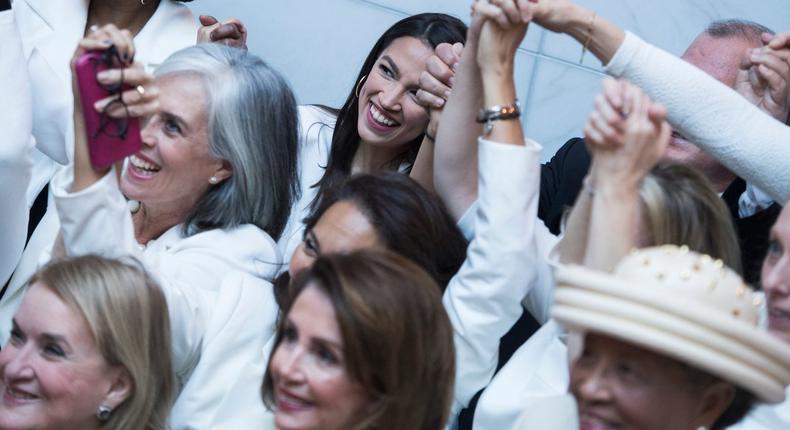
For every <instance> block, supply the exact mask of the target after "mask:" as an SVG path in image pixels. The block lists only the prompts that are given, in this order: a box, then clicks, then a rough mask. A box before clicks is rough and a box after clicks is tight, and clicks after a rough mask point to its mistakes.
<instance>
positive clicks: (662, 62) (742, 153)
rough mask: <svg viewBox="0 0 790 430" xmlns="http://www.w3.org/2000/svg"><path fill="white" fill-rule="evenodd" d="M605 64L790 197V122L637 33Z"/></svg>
mask: <svg viewBox="0 0 790 430" xmlns="http://www.w3.org/2000/svg"><path fill="white" fill-rule="evenodd" d="M605 70H606V72H607V73H609V74H610V75H612V76H615V77H621V78H625V79H628V80H629V81H631V82H633V83H634V84H636V85H638V86H639V87H641V88H642V89H643V90H645V92H647V94H648V95H649V96H650V97H651V98H653V99H654V100H656V101H658V102H660V103H662V104H664V105H665V106H666V107H667V111H668V117H667V118H668V120H669V122H670V123H671V124H672V126H673V127H675V129H677V130H678V131H679V132H680V133H681V134H683V135H684V136H685V137H686V138H688V139H689V140H690V141H691V142H694V143H695V144H696V145H698V146H699V147H700V148H702V149H704V150H705V151H706V152H707V153H709V154H711V155H713V156H714V157H716V158H717V159H718V160H719V161H720V162H721V163H722V164H724V165H725V166H727V168H728V169H730V170H731V171H733V172H734V173H735V174H736V175H738V176H740V177H741V178H743V179H745V180H746V181H747V182H750V183H754V184H755V185H757V186H758V187H759V188H760V189H762V190H764V191H765V192H767V193H768V194H769V195H770V196H771V197H772V198H773V199H774V200H776V201H777V202H780V203H785V202H787V200H788V199H790V169H787V166H788V165H789V164H790V145H789V144H788V142H790V127H788V126H786V125H784V124H782V123H781V122H779V121H777V120H775V119H774V118H772V117H771V116H769V115H768V114H766V113H764V112H762V111H761V110H760V109H758V108H757V107H756V106H754V105H752V104H751V103H749V102H748V101H747V100H746V99H745V98H743V97H741V96H740V95H739V94H738V93H736V92H735V91H734V90H732V89H731V88H728V87H727V86H726V85H724V84H722V83H721V82H719V81H717V80H716V79H714V78H712V77H710V76H708V75H707V74H706V73H705V72H703V71H701V70H699V69H698V68H696V67H694V66H693V65H691V64H689V63H686V62H685V61H683V60H681V59H680V58H678V57H676V56H674V55H672V54H669V53H667V52H665V51H663V50H661V49H659V48H656V47H655V46H652V45H650V44H649V43H646V42H644V41H642V40H641V39H640V38H638V37H637V36H635V35H634V34H632V33H628V32H627V33H626V36H625V40H624V42H623V44H622V45H621V46H620V48H619V49H618V50H617V53H616V54H615V55H614V57H613V58H612V60H611V61H610V62H609V64H608V65H606V67H605Z"/></svg>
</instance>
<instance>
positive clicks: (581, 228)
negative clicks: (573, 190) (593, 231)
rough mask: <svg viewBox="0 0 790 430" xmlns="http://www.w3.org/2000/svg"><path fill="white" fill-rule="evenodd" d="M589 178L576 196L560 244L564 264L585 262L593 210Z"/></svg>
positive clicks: (561, 258)
mask: <svg viewBox="0 0 790 430" xmlns="http://www.w3.org/2000/svg"><path fill="white" fill-rule="evenodd" d="M588 178H589V176H588ZM589 183H590V182H589V179H585V181H584V184H585V185H584V187H583V189H582V191H581V192H580V193H579V197H577V198H576V203H575V204H574V205H573V209H571V213H570V215H569V216H568V221H567V224H566V227H565V231H564V233H563V236H562V239H561V240H560V244H559V251H560V255H559V257H560V262H561V263H563V264H583V263H584V254H585V252H586V251H587V241H588V236H589V233H590V230H589V228H590V221H591V216H590V214H591V211H592V201H593V199H592V195H591V194H590V192H591V190H590V189H588V188H587V187H589Z"/></svg>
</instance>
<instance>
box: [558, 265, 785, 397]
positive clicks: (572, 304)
mask: <svg viewBox="0 0 790 430" xmlns="http://www.w3.org/2000/svg"><path fill="white" fill-rule="evenodd" d="M557 277H558V282H559V283H560V285H559V286H558V287H557V290H556V292H555V304H554V308H553V316H554V318H555V319H556V320H557V321H558V322H560V323H561V324H563V325H564V326H565V327H566V328H568V329H569V330H573V331H581V332H587V331H593V332H598V333H601V334H605V335H607V336H611V337H614V338H618V339H620V340H623V341H626V342H629V343H632V344H635V345H639V346H641V347H644V348H646V349H649V350H652V351H655V352H657V353H660V354H663V355H666V356H669V357H671V358H674V359H676V360H678V361H681V362H684V363H687V364H689V365H691V366H693V367H695V368H697V369H700V370H703V371H706V372H708V373H710V374H712V375H714V376H716V377H719V378H721V379H722V380H725V381H728V382H731V383H733V384H735V385H738V386H740V387H742V388H744V389H746V390H748V391H750V392H752V393H753V394H754V395H755V396H756V397H758V398H759V399H760V400H761V401H764V402H767V403H778V402H781V401H783V400H784V397H785V386H787V384H788V383H790V346H788V345H785V344H784V343H782V342H781V341H780V340H779V339H776V338H774V337H772V336H770V335H769V334H767V333H765V332H763V331H761V330H760V329H758V328H756V327H754V326H751V325H749V324H748V323H746V322H744V321H739V320H737V319H734V318H730V317H728V316H727V315H726V314H725V315H722V312H721V311H717V310H716V309H705V307H704V306H703V307H700V306H699V304H698V303H689V301H687V300H682V299H680V298H676V297H671V296H669V295H666V294H655V292H654V291H651V290H653V289H651V288H640V287H639V286H635V285H633V284H630V283H627V282H624V281H622V280H621V279H617V278H615V277H614V276H612V275H609V274H602V273H600V272H596V271H592V270H589V269H585V268H582V267H571V268H563V269H562V270H561V271H559V272H558V276H557Z"/></svg>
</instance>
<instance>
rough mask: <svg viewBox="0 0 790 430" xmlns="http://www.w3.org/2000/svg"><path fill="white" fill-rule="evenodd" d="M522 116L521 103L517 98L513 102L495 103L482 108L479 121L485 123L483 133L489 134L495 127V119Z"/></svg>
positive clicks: (478, 116)
mask: <svg viewBox="0 0 790 430" xmlns="http://www.w3.org/2000/svg"><path fill="white" fill-rule="evenodd" d="M520 116H521V105H519V103H518V99H516V100H515V101H514V102H513V103H511V104H507V105H495V106H491V107H489V108H486V109H481V110H480V113H479V114H477V122H478V123H481V124H485V125H484V126H483V135H485V136H488V135H489V134H490V133H491V130H492V129H493V128H494V121H499V120H506V119H516V118H519V117H520Z"/></svg>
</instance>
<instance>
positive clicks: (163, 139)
mask: <svg viewBox="0 0 790 430" xmlns="http://www.w3.org/2000/svg"><path fill="white" fill-rule="evenodd" d="M104 40H111V41H112V42H113V44H114V45H115V47H116V49H117V50H118V52H119V53H120V55H121V57H123V54H124V53H126V54H129V53H130V52H132V50H133V44H132V43H133V42H132V40H131V39H130V38H129V37H128V35H126V34H124V33H122V32H120V31H119V30H117V29H116V28H114V27H110V26H107V27H103V28H101V29H98V30H96V31H94V32H92V33H91V34H90V35H89V36H88V37H87V38H86V39H84V40H83V41H82V42H81V44H80V47H79V49H78V51H77V53H76V54H75V58H76V57H77V56H78V55H79V54H81V53H82V52H84V51H85V50H87V49H98V48H106V45H103V44H102V43H103V41H104ZM123 76H124V78H123V79H124V82H125V83H126V84H128V85H131V86H132V87H133V88H134V89H132V90H129V91H126V92H125V93H124V94H123V98H124V100H126V102H127V106H128V111H129V112H130V113H131V114H132V115H135V116H139V115H144V116H146V117H147V118H146V122H145V126H144V127H143V129H142V130H141V138H142V147H141V149H140V151H139V152H137V153H135V154H133V155H132V156H130V157H129V158H128V159H127V161H126V163H125V165H124V168H123V172H121V173H120V175H117V174H116V173H117V172H116V171H115V169H114V168H113V169H109V170H106V169H105V170H95V169H94V168H93V167H92V165H91V164H90V160H89V156H88V152H87V143H86V140H87V139H86V134H85V131H84V126H82V124H83V119H82V112H81V111H76V112H75V120H74V121H75V124H78V127H76V128H75V143H76V144H75V161H74V168H73V170H72V169H64V170H62V171H61V172H60V173H59V174H58V175H57V176H56V177H55V179H54V180H53V181H52V194H53V196H54V202H55V207H56V209H57V213H58V216H59V219H60V233H61V240H60V241H59V243H58V244H56V245H55V247H54V248H53V252H52V253H54V254H55V255H57V254H58V253H65V254H66V255H81V254H85V253H99V254H102V255H108V256H122V255H134V256H137V257H138V258H140V259H141V260H142V261H143V262H144V264H145V265H146V267H147V268H148V269H149V270H150V272H151V273H152V274H153V275H154V276H155V277H156V278H157V279H158V280H159V281H160V283H161V284H162V287H163V290H164V292H165V296H166V298H167V301H168V307H169V309H170V315H171V325H172V331H173V350H174V351H173V352H174V363H175V366H176V373H177V376H178V378H179V381H180V383H181V385H182V386H184V384H187V381H189V382H190V383H191V384H189V387H192V388H189V387H185V391H184V392H182V393H181V395H182V396H184V397H181V396H180V397H179V400H177V403H176V405H175V409H176V410H180V411H181V413H179V415H178V417H182V418H183V419H184V420H185V421H181V422H171V426H172V427H174V428H179V429H180V428H209V427H212V426H213V424H212V421H211V420H212V419H214V418H215V417H216V415H217V413H212V411H214V412H216V410H214V409H213V410H212V411H206V410H204V409H201V410H197V409H193V411H195V412H194V414H189V413H185V412H184V409H183V408H181V407H180V405H179V401H180V399H182V398H183V399H184V401H188V402H189V404H190V405H193V406H194V407H197V406H198V405H204V403H201V402H200V401H199V400H196V399H195V396H200V395H203V396H208V397H211V396H215V395H216V391H217V390H219V391H222V392H225V388H224V385H223V384H226V383H230V382H231V381H232V380H235V379H238V378H239V374H238V372H239V369H230V368H227V367H217V368H214V369H213V370H215V371H214V372H213V373H212V372H211V370H212V369H203V370H201V366H200V360H201V357H202V356H203V355H204V352H205V351H207V350H208V348H212V349H211V350H212V351H215V350H216V349H218V348H220V349H221V347H222V345H225V347H226V349H227V351H235V352H234V353H235V354H241V353H243V352H244V351H241V352H239V351H238V350H237V349H241V350H244V348H249V349H252V350H254V351H252V352H251V354H257V353H258V352H259V351H260V350H259V347H260V344H258V343H249V344H240V341H241V340H242V339H249V338H258V337H260V338H261V339H264V340H265V339H267V338H268V336H270V335H271V334H272V333H273V329H274V321H275V318H276V314H275V311H276V310H275V309H274V307H273V303H274V302H273V298H271V289H270V286H269V284H268V282H266V281H268V280H271V279H272V277H273V276H274V274H275V273H276V272H277V270H278V269H279V265H280V261H281V257H280V255H279V253H278V251H277V248H276V246H275V242H274V239H273V238H276V237H278V235H279V234H280V233H281V232H282V229H283V227H284V225H285V223H286V221H287V217H288V211H289V210H290V207H291V202H292V200H293V199H294V196H295V193H296V189H297V178H296V147H297V139H298V137H297V116H296V104H295V100H294V98H293V95H292V93H291V91H290V89H289V88H288V86H287V84H286V82H285V80H284V79H283V78H282V77H281V76H280V75H279V74H277V73H276V72H275V71H274V70H272V69H271V68H269V67H268V66H267V65H266V64H265V63H263V61H261V60H260V59H258V58H257V57H255V56H253V55H251V54H249V53H247V52H246V51H244V50H239V49H234V48H228V47H223V46H220V45H217V44H201V45H198V46H194V47H190V48H186V49H184V50H181V51H179V52H177V53H175V54H173V55H172V56H171V57H169V58H168V59H167V60H166V61H165V62H164V63H163V64H162V65H160V66H159V67H158V68H157V71H156V78H154V77H152V76H151V75H148V74H147V73H145V72H144V70H143V68H142V65H141V64H140V63H135V64H134V65H133V66H132V67H131V68H129V69H127V71H126V72H125V73H124V74H123ZM119 78H120V73H115V74H114V77H113V76H111V77H110V81H112V80H113V79H115V80H116V82H117V80H118V79H119ZM122 111H124V110H120V111H112V110H111V111H109V112H108V114H109V115H114V114H115V113H119V114H121V115H123V114H125V112H122ZM250 117H252V118H256V119H257V120H256V121H247V118H250ZM272 124H276V125H277V127H271V125H272ZM72 173H73V174H72ZM127 198H129V199H132V201H134V202H135V204H133V205H131V207H130V205H129V204H128V203H127ZM130 212H131V213H130ZM44 258H46V256H45V257H44ZM236 271H240V272H243V273H245V274H247V275H249V276H250V277H252V278H254V280H256V281H260V282H246V283H242V282H229V281H227V280H226V279H225V278H226V277H229V276H231V274H232V273H233V272H236ZM231 279H232V278H231ZM261 283H262V284H263V285H261ZM242 288H248V289H249V288H252V289H254V291H249V290H247V291H237V290H236V289H242ZM251 299H252V300H254V301H250V300H251ZM253 304H257V305H258V306H251V305H253ZM267 306H268V307H267ZM267 309H268V310H269V311H268V312H267ZM250 312H253V313H254V312H260V313H261V314H262V315H263V318H262V319H261V318H251V320H254V321H256V322H257V323H256V324H249V325H244V324H238V325H237V327H239V329H240V330H243V331H242V332H239V333H227V332H226V331H225V330H223V329H224V328H225V327H223V326H222V323H221V322H220V321H218V318H219V319H222V321H226V322H227V323H228V324H231V323H233V321H239V320H244V319H245V318H244V317H245V315H246V316H250V314H249V313H250ZM240 313H241V314H242V315H239V314H240ZM233 324H236V323H233ZM223 333H226V334H224V335H223ZM214 359H216V356H214ZM212 362H213V363H216V361H212ZM193 373H195V374H197V375H201V377H205V379H204V380H203V381H202V383H200V384H197V383H194V382H193V381H192V380H191V379H190V376H191V375H192V374H193ZM213 387H216V388H214V389H213ZM221 403H222V402H221V401H217V402H213V403H212V405H211V406H212V407H216V408H219V407H220V405H221ZM198 413H199V414H198ZM197 415H199V416H201V417H206V418H205V419H206V421H202V422H197V423H196V422H194V421H192V420H193V417H194V416H197Z"/></svg>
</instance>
